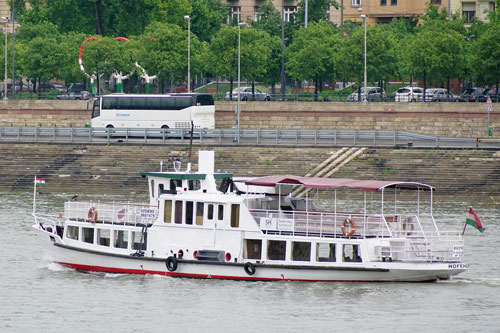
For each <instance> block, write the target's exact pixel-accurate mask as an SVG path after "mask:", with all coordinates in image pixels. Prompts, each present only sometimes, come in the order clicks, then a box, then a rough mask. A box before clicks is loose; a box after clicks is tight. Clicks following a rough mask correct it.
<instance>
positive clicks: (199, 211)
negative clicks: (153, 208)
mask: <svg viewBox="0 0 500 333" xmlns="http://www.w3.org/2000/svg"><path fill="white" fill-rule="evenodd" d="M228 209H229V215H230V220H231V223H230V225H231V227H233V228H238V227H239V226H240V205H239V204H231V205H225V204H215V203H206V202H196V201H184V200H165V209H164V214H163V222H165V223H176V224H188V225H193V224H194V225H203V221H207V222H213V221H218V222H221V221H224V218H225V214H228V213H227V212H226V210H228Z"/></svg>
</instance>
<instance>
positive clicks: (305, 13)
mask: <svg viewBox="0 0 500 333" xmlns="http://www.w3.org/2000/svg"><path fill="white" fill-rule="evenodd" d="M304 28H307V0H306V5H305V6H304Z"/></svg>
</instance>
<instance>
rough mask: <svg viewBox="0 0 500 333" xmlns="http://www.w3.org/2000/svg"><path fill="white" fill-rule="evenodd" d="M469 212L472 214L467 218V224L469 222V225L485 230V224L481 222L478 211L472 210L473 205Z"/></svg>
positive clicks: (481, 230)
mask: <svg viewBox="0 0 500 333" xmlns="http://www.w3.org/2000/svg"><path fill="white" fill-rule="evenodd" d="M469 214H470V216H469V217H468V218H467V219H466V220H465V226H467V224H468V225H471V226H473V227H474V228H476V229H477V230H479V231H480V232H483V231H484V228H483V224H482V223H481V220H480V219H479V217H478V216H477V214H476V212H474V211H473V210H472V207H470V208H469ZM464 230H465V228H464Z"/></svg>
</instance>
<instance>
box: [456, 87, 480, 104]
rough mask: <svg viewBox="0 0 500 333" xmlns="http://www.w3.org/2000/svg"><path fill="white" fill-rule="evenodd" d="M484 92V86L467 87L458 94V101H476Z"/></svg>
mask: <svg viewBox="0 0 500 333" xmlns="http://www.w3.org/2000/svg"><path fill="white" fill-rule="evenodd" d="M483 94H484V88H468V89H465V90H464V92H463V93H462V94H461V95H460V102H478V101H479V99H480V96H481V95H483Z"/></svg>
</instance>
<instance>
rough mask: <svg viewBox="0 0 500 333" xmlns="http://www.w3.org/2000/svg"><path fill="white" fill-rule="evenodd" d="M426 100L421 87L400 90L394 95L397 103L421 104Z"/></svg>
mask: <svg viewBox="0 0 500 333" xmlns="http://www.w3.org/2000/svg"><path fill="white" fill-rule="evenodd" d="M423 99H424V89H422V88H420V87H404V88H399V89H398V90H397V91H396V93H395V94H394V101H395V102H421V101H423Z"/></svg>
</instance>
